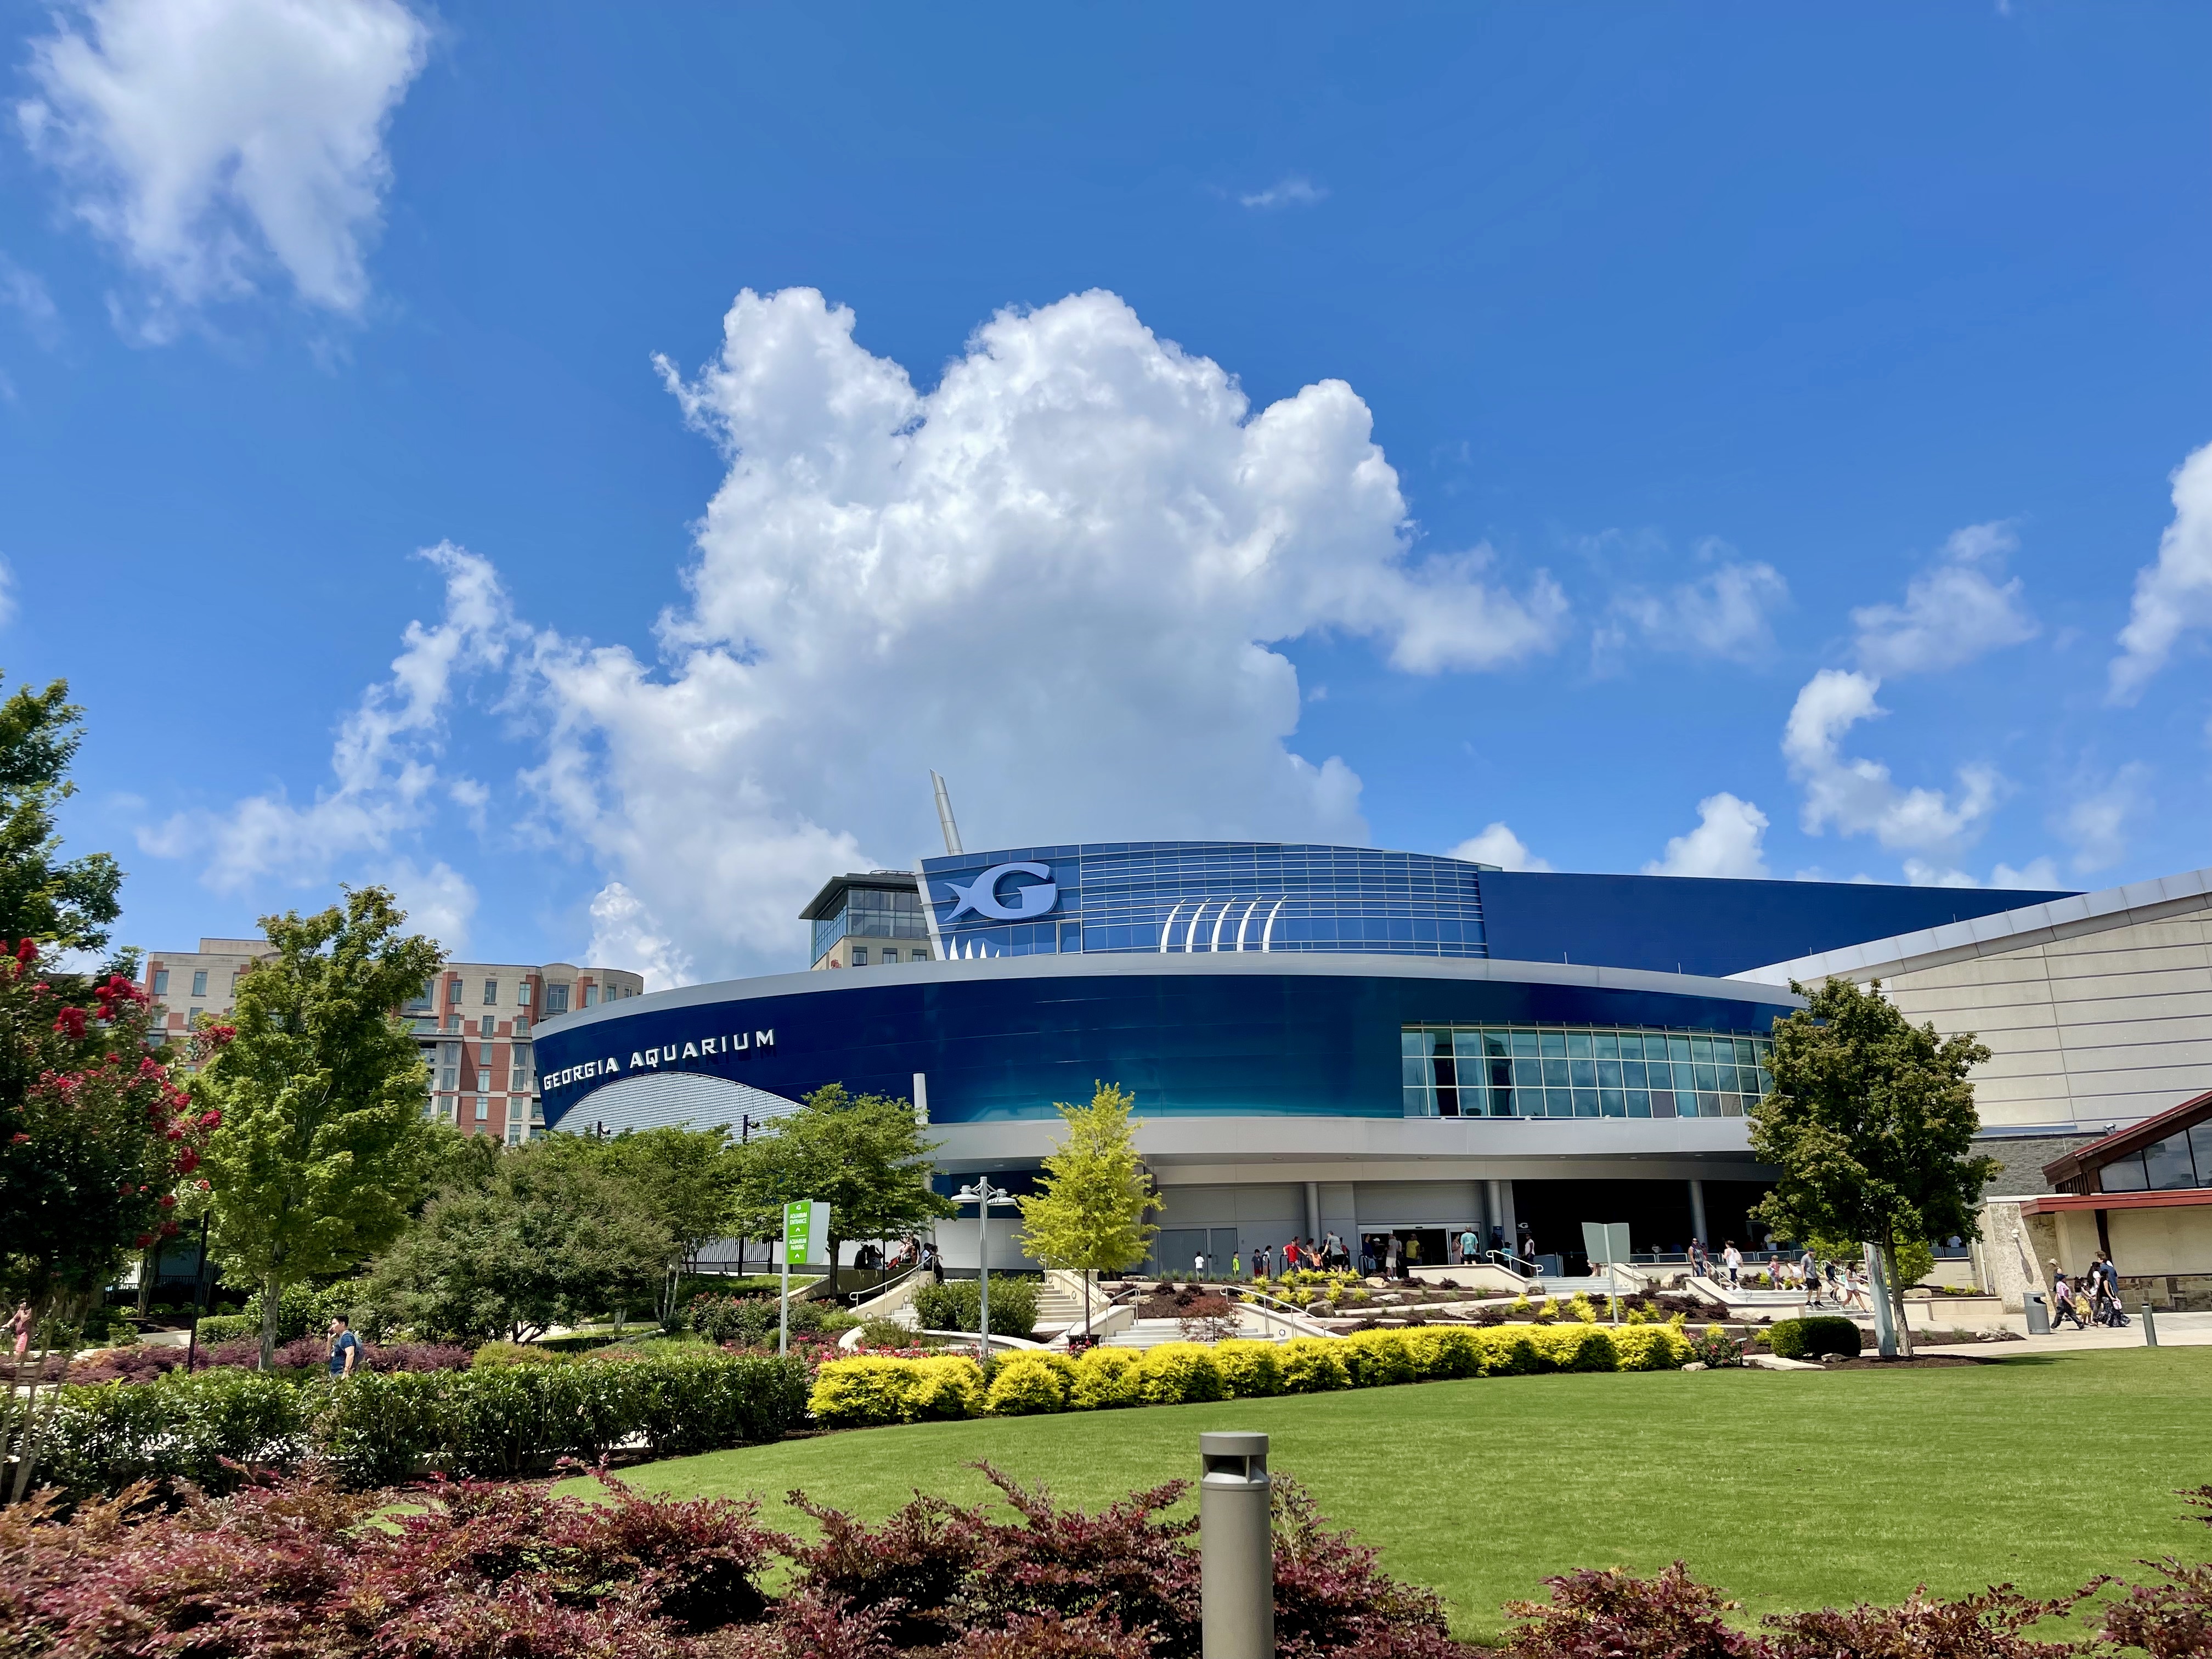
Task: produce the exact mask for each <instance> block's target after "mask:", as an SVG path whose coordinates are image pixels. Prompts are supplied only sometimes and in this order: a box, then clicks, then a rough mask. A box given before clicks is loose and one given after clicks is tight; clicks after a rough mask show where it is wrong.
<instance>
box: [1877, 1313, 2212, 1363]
mask: <svg viewBox="0 0 2212 1659" xmlns="http://www.w3.org/2000/svg"><path fill="white" fill-rule="evenodd" d="M2128 1318H2129V1320H2130V1323H2128V1324H2127V1325H2125V1326H2124V1327H2122V1328H2120V1329H2118V1330H2112V1329H2107V1328H2103V1327H2100V1326H2094V1325H2093V1326H2091V1327H2090V1328H2088V1329H2087V1330H2086V1331H2077V1330H2075V1328H2074V1327H2073V1326H2072V1325H2071V1324H2069V1325H2068V1326H2067V1327H2066V1328H2065V1329H2063V1331H2054V1332H2052V1333H2051V1334H2050V1335H2049V1336H2031V1337H2028V1338H2027V1341H2025V1342H1995V1343H1990V1342H1970V1343H1961V1344H1960V1345H1959V1346H1957V1347H1954V1348H1944V1347H1938V1346H1936V1345H1934V1344H1931V1343H1928V1342H1924V1341H1923V1342H1916V1343H1915V1344H1914V1346H1915V1347H1916V1348H1917V1349H1919V1350H1921V1351H1923V1352H1929V1353H1947V1352H1948V1353H1980V1354H1986V1355H1988V1356H1989V1357H1990V1358H1992V1359H1995V1358H2002V1357H2006V1356H2009V1355H2012V1354H2021V1353H2093V1352H2098V1351H2100V1350H2101V1349H2105V1348H2140V1347H2142V1346H2143V1332H2142V1314H2141V1313H2140V1312H2136V1313H2132V1314H2130V1315H2129V1316H2128ZM2005 1323H2006V1324H2007V1325H2008V1326H2009V1327H2010V1328H2012V1329H2014V1330H2015V1331H2017V1332H2020V1333H2021V1334H2023V1335H2025V1334H2026V1333H2027V1321H2026V1320H2025V1319H2023V1318H2021V1316H2020V1315H2018V1314H2008V1315H2006V1316H2005ZM2158 1340H2159V1346H2161V1347H2167V1348H2202V1347H2212V1313H2162V1314H2160V1315H2159V1316H2158Z"/></svg>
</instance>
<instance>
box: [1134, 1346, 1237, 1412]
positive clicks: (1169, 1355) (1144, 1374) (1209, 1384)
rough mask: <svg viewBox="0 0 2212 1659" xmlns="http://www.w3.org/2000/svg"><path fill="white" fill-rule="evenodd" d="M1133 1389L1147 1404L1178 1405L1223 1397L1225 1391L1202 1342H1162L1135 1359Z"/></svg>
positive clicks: (1226, 1394)
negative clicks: (1142, 1356)
mask: <svg viewBox="0 0 2212 1659" xmlns="http://www.w3.org/2000/svg"><path fill="white" fill-rule="evenodd" d="M1137 1392H1138V1395H1139V1398H1141V1399H1142V1400H1143V1401H1144V1402H1145V1403H1146V1405H1147V1406H1182V1405H1188V1404H1191V1403H1193V1402H1194V1401H1201V1400H1222V1399H1225V1398H1227V1396H1228V1393H1229V1390H1228V1389H1226V1388H1225V1387H1224V1386H1223V1383H1222V1380H1221V1367H1220V1366H1219V1365H1218V1364H1215V1363H1214V1360H1213V1350H1212V1349H1211V1348H1209V1347H1207V1346H1206V1345H1205V1344H1204V1343H1202V1342H1163V1343H1161V1344H1160V1346H1158V1347H1157V1348H1148V1349H1146V1352H1145V1357H1144V1358H1143V1359H1141V1360H1140V1361H1139V1362H1138V1365H1137Z"/></svg>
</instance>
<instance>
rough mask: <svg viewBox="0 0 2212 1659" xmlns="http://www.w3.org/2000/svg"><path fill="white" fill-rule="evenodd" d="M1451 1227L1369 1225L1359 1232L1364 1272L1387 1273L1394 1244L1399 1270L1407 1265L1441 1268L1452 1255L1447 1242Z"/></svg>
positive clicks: (1361, 1268)
mask: <svg viewBox="0 0 2212 1659" xmlns="http://www.w3.org/2000/svg"><path fill="white" fill-rule="evenodd" d="M1451 1233H1452V1229H1450V1228H1449V1227H1443V1226H1437V1227H1369V1228H1363V1229H1362V1230H1361V1231H1360V1234H1359V1268H1360V1271H1361V1272H1362V1273H1387V1272H1389V1269H1390V1264H1391V1248H1390V1247H1391V1245H1392V1244H1393V1243H1395V1244H1396V1246H1397V1253H1396V1254H1397V1267H1398V1271H1399V1272H1400V1273H1404V1272H1405V1271H1406V1269H1407V1268H1408V1267H1443V1266H1445V1265H1446V1264H1447V1263H1449V1261H1450V1260H1451V1255H1450V1251H1449V1246H1448V1244H1447V1243H1446V1241H1447V1240H1448V1239H1449V1237H1450V1236H1451Z"/></svg>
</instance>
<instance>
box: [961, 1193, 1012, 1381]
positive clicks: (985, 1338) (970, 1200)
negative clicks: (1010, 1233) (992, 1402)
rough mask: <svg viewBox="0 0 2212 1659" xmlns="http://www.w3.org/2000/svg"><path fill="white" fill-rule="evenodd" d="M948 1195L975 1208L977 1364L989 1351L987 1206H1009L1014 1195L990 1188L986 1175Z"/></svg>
mask: <svg viewBox="0 0 2212 1659" xmlns="http://www.w3.org/2000/svg"><path fill="white" fill-rule="evenodd" d="M952 1196H953V1198H954V1200H956V1201H957V1202H958V1203H962V1204H973V1205H974V1206H975V1267H976V1271H977V1273H978V1275H979V1276H980V1278H981V1285H982V1288H981V1290H980V1291H978V1292H977V1294H976V1302H977V1304H978V1305H977V1308H976V1311H975V1358H976V1361H977V1363H979V1364H980V1363H981V1361H982V1360H984V1359H985V1358H987V1357H988V1356H989V1354H990V1352H991V1206H993V1205H994V1204H997V1205H1000V1206H1006V1205H1011V1204H1012V1203H1013V1201H1014V1195H1013V1194H1012V1193H1010V1192H1008V1191H1007V1190H1006V1188H1004V1187H994V1186H993V1185H992V1184H991V1177H990V1176H976V1177H975V1184H974V1185H972V1186H968V1187H963V1188H961V1189H960V1190H959V1191H958V1192H957V1193H955V1194H952Z"/></svg>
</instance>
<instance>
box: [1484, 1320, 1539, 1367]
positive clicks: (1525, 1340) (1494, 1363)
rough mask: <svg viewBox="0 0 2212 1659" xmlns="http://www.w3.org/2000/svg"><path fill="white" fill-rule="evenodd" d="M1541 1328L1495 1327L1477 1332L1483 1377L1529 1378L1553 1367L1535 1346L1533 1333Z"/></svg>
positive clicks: (1528, 1326) (1525, 1326)
mask: <svg viewBox="0 0 2212 1659" xmlns="http://www.w3.org/2000/svg"><path fill="white" fill-rule="evenodd" d="M1540 1328H1541V1327H1538V1326H1534V1325H1492V1326H1491V1327H1489V1328H1487V1329H1486V1330H1480V1331H1477V1332H1476V1333H1475V1334H1474V1335H1475V1340H1476V1341H1477V1342H1479V1343H1480V1344H1481V1345H1482V1374H1483V1375H1484V1376H1529V1375H1530V1374H1531V1373H1533V1372H1536V1371H1543V1370H1550V1369H1551V1367H1550V1366H1549V1365H1548V1364H1546V1363H1545V1358H1544V1356H1543V1354H1542V1353H1541V1352H1540V1351H1539V1350H1538V1349H1537V1346H1536V1340H1535V1336H1534V1332H1535V1331H1537V1330H1538V1329H1540Z"/></svg>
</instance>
